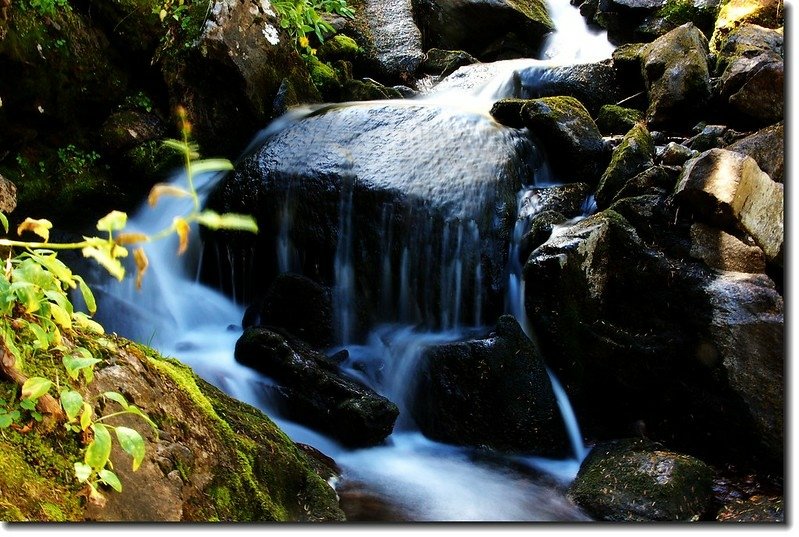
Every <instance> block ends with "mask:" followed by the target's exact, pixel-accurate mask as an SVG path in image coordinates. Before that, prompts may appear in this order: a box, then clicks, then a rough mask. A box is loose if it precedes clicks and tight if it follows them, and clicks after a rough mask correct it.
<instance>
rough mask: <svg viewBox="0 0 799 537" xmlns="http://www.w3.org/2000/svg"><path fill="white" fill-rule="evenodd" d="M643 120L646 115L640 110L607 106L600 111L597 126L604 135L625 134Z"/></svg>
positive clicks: (613, 105)
mask: <svg viewBox="0 0 799 537" xmlns="http://www.w3.org/2000/svg"><path fill="white" fill-rule="evenodd" d="M642 119H644V114H643V113H642V112H641V111H640V110H635V109H634V108H624V107H622V106H616V105H615V104H606V105H603V106H602V108H600V109H599V114H598V115H597V118H596V126H597V127H598V128H599V130H600V132H602V134H606V135H609V134H624V133H626V132H629V130H630V129H632V128H633V126H635V124H636V123H638V122H639V121H641V120H642Z"/></svg>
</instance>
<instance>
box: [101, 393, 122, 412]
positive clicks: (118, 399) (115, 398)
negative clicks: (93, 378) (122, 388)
mask: <svg viewBox="0 0 799 537" xmlns="http://www.w3.org/2000/svg"><path fill="white" fill-rule="evenodd" d="M103 397H105V398H106V399H111V400H112V401H116V402H117V403H119V404H120V405H121V406H122V408H124V409H126V410H127V408H128V401H127V399H125V396H124V395H122V394H121V393H117V392H103Z"/></svg>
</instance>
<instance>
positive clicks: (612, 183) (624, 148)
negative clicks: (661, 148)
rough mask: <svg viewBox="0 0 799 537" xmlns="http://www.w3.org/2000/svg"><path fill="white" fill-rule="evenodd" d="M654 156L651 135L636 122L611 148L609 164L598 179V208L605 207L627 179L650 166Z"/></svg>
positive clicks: (641, 124)
mask: <svg viewBox="0 0 799 537" xmlns="http://www.w3.org/2000/svg"><path fill="white" fill-rule="evenodd" d="M654 156H655V143H654V141H653V140H652V136H651V135H650V134H649V131H648V130H647V129H646V126H644V124H643V123H636V124H635V126H634V127H633V128H632V129H630V130H629V132H627V134H625V135H624V138H623V139H622V141H621V143H620V144H619V145H618V147H616V149H614V150H613V155H612V156H611V159H610V164H609V165H608V167H607V169H606V170H605V173H604V174H602V177H601V178H600V180H599V186H598V187H597V191H596V200H597V204H598V205H599V206H600V208H605V207H607V206H608V205H609V204H610V202H611V200H612V199H613V198H614V197H615V196H616V194H618V193H619V191H620V190H621V189H622V188H623V187H624V185H625V184H626V182H627V181H628V180H629V179H631V178H633V177H634V176H636V175H638V174H639V173H640V172H642V171H644V169H646V168H647V167H648V166H651V165H652V160H653V159H654Z"/></svg>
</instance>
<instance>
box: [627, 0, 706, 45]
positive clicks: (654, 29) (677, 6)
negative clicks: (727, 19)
mask: <svg viewBox="0 0 799 537" xmlns="http://www.w3.org/2000/svg"><path fill="white" fill-rule="evenodd" d="M720 2H721V0H666V2H664V3H663V6H662V7H660V8H659V9H658V10H656V11H654V12H652V13H650V14H647V15H645V16H644V17H643V19H642V20H641V22H640V24H638V26H637V27H636V29H635V35H636V37H637V38H640V39H642V40H645V41H651V40H653V39H656V38H658V37H660V36H661V35H663V34H665V33H667V32H670V31H671V30H673V29H674V28H676V27H678V26H680V25H682V24H685V23H686V22H692V23H694V24H695V25H696V26H697V27H698V28H699V29H700V30H701V31H702V33H703V34H705V35H706V36H709V35H711V34H712V33H713V26H714V24H715V22H716V15H717V14H718V11H719V4H720Z"/></svg>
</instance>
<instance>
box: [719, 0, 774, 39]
mask: <svg viewBox="0 0 799 537" xmlns="http://www.w3.org/2000/svg"><path fill="white" fill-rule="evenodd" d="M784 15H785V7H784V6H783V0H724V2H723V3H722V5H721V7H720V9H719V13H718V17H717V18H716V23H715V25H714V29H713V34H712V35H711V36H710V48H711V50H713V51H717V50H719V48H721V46H722V43H723V42H724V40H725V39H726V38H727V36H728V35H729V34H730V33H731V32H732V31H733V30H735V29H736V28H738V27H739V26H741V25H743V24H745V23H751V24H757V25H759V26H764V27H766V28H779V27H781V26H782V25H783V24H784V23H785V17H784Z"/></svg>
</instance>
